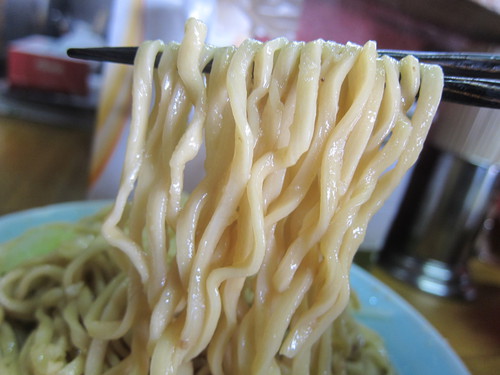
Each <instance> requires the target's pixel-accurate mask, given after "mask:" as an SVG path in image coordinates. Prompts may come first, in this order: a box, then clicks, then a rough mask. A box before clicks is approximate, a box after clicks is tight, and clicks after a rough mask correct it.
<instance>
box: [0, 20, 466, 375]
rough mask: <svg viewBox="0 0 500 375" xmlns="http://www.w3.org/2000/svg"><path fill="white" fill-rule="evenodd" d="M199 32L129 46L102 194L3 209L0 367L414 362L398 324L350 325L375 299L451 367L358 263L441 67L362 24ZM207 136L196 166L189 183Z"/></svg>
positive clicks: (81, 370)
mask: <svg viewBox="0 0 500 375" xmlns="http://www.w3.org/2000/svg"><path fill="white" fill-rule="evenodd" d="M206 33H207V30H206V27H205V25H203V24H202V23H201V22H199V21H197V20H194V19H190V20H188V22H187V24H186V30H185V37H184V39H183V41H182V42H181V43H180V44H178V43H168V44H165V43H163V42H161V41H147V42H144V43H143V44H142V45H141V46H140V47H139V50H138V52H137V55H136V60H135V64H134V79H133V89H132V93H131V94H132V97H133V105H132V115H131V124H130V133H129V137H128V143H127V149H126V155H125V159H124V163H123V170H122V177H121V183H120V186H119V189H118V193H117V195H116V198H115V199H114V200H113V201H112V202H84V203H75V204H68V205H62V206H51V207H47V208H42V209H39V210H35V211H28V212H27V213H25V214H23V213H21V214H19V216H16V214H14V216H8V217H6V218H4V219H3V221H2V223H7V224H5V226H6V228H7V229H5V231H7V233H10V235H9V236H8V238H7V236H5V235H3V234H2V236H3V240H4V241H6V242H4V243H3V245H2V247H1V249H0V257H2V258H1V262H0V264H2V268H1V269H0V329H1V336H0V337H1V350H0V354H1V356H0V366H3V367H0V370H2V371H0V372H2V373H4V372H6V373H12V374H16V373H20V374H31V373H37V374H52V373H71V374H122V373H127V374H252V375H254V374H306V373H312V374H320V373H321V374H330V373H331V374H344V373H350V374H392V373H395V371H401V372H402V373H405V374H410V373H411V372H409V371H406V370H405V367H401V365H402V362H398V360H397V356H398V355H399V354H400V353H396V354H395V355H396V357H395V358H392V356H393V355H392V353H391V350H393V349H394V348H395V346H394V341H391V339H393V338H394V337H396V336H394V332H393V333H392V334H388V333H387V332H384V331H383V330H382V332H381V333H377V329H375V330H373V329H371V328H369V327H367V325H366V324H362V322H363V320H365V321H367V322H370V324H372V323H371V321H370V319H371V318H373V317H374V316H375V317H376V316H377V314H378V316H379V317H378V318H379V321H384V319H383V316H388V317H390V320H391V321H394V322H406V323H405V324H406V325H407V326H405V327H404V328H403V327H401V326H399V329H400V331H398V335H397V337H398V340H399V339H401V340H403V339H404V338H405V335H404V334H403V332H404V331H405V330H408V332H409V336H406V339H408V340H410V341H408V342H410V343H412V344H413V343H423V342H426V340H431V341H435V342H436V345H437V346H436V347H435V348H436V349H435V350H434V352H435V353H439V354H438V356H440V358H439V359H438V360H437V363H440V364H441V365H440V366H437V367H436V369H441V370H442V371H441V372H439V373H441V374H443V373H444V374H446V373H447V372H446V371H447V369H448V368H451V369H453V370H457V369H458V370H457V371H461V370H462V369H463V368H462V367H461V365H460V362H459V361H458V364H457V359H456V357H455V356H453V353H452V352H450V351H449V348H448V347H447V346H446V345H445V344H444V342H443V341H442V340H441V339H439V336H438V335H437V334H436V333H435V331H432V329H430V327H428V326H426V325H425V324H424V323H423V322H422V320H421V318H420V317H418V316H417V315H416V314H415V313H414V312H413V311H412V310H410V309H409V308H408V306H406V305H404V304H402V301H401V300H399V299H397V298H395V295H394V294H392V293H391V292H390V291H389V290H387V289H384V288H383V287H382V286H381V285H379V284H378V283H377V282H376V281H375V280H374V279H373V278H371V277H370V276H369V275H367V274H366V273H364V272H363V271H361V270H360V269H358V268H356V267H353V266H352V260H353V257H354V254H355V253H356V250H357V248H358V246H359V244H360V243H361V241H362V240H363V237H364V233H365V231H366V226H367V223H368V221H369V219H370V218H371V217H372V216H373V214H374V213H375V211H376V210H377V209H378V208H379V207H380V205H381V204H382V203H383V202H384V200H385V199H386V198H387V197H388V196H389V194H390V193H391V192H392V190H393V189H394V188H395V187H396V186H397V184H398V183H399V181H400V180H401V178H402V176H403V175H404V173H405V172H406V171H407V170H408V169H409V168H410V166H411V165H412V164H413V163H414V162H415V160H416V158H417V157H418V154H419V152H420V151H421V149H422V146H423V142H424V140H425V137H426V135H427V132H428V130H429V127H430V125H431V123H432V120H433V118H434V115H435V113H436V111H437V108H438V105H439V101H440V98H441V93H442V87H443V74H442V71H441V69H440V68H439V67H438V66H434V65H428V64H422V63H420V62H418V60H417V59H415V58H414V57H412V56H408V57H407V58H404V59H401V60H400V61H396V60H394V59H392V58H389V57H380V56H379V55H378V53H377V48H376V44H375V43H374V42H368V43H366V44H365V45H364V46H359V45H355V44H346V45H341V44H337V43H334V42H329V41H323V40H317V41H313V42H309V43H302V42H291V41H288V40H286V39H284V38H279V39H275V40H271V41H269V42H265V43H263V42H258V41H255V40H247V41H245V42H243V43H242V44H241V46H239V47H233V46H230V47H214V46H210V45H207V44H206V43H205V37H206ZM160 52H161V53H162V54H161V59H160V61H159V63H158V64H156V58H157V56H158V54H159V53H160ZM209 62H210V63H211V69H210V73H209V74H207V73H205V72H204V68H205V66H206V65H207V64H208V63H209ZM417 97H418V100H417ZM202 149H204V150H205V159H204V171H205V175H204V176H203V178H202V179H201V181H200V182H199V183H198V185H197V186H196V187H195V188H194V189H193V190H192V191H191V192H190V193H189V194H186V193H185V192H184V181H185V171H186V168H187V165H188V163H189V162H190V161H191V160H193V158H195V157H196V156H197V155H198V154H199V153H200V152H201V151H200V150H202ZM88 215H90V216H88ZM81 217H84V218H83V219H81V220H80V218H81ZM54 222H59V223H54ZM13 223H14V224H13ZM2 225H4V224H2ZM28 228H31V229H29V230H28V231H27V232H25V231H24V230H25V229H28ZM2 230H4V229H2ZM21 233H24V234H21ZM15 234H17V235H20V236H19V237H16V236H15ZM351 283H352V285H353V286H354V289H355V290H356V292H357V293H359V294H358V298H357V297H356V296H355V294H356V293H351ZM372 292H373V293H374V294H373V295H370V296H368V299H366V298H367V294H366V293H372ZM374 301H385V302H384V303H386V302H387V303H388V304H389V305H381V309H378V310H377V309H375V308H374ZM370 304H371V305H370ZM370 306H372V308H370ZM375 307H376V306H375ZM394 309H395V310H394ZM375 310H377V311H375ZM370 311H371V312H370ZM394 311H396V312H394ZM370 314H372V315H370ZM401 314H403V315H401ZM370 316H371V317H370ZM360 322H361V323H360ZM385 322H386V323H387V322H388V320H387V319H385ZM374 326H375V328H377V324H374ZM393 326H394V327H397V325H396V324H393ZM422 335H423V336H422ZM429 335H430V336H429ZM417 338H421V339H417ZM419 340H420V341H419ZM388 349H389V352H388ZM422 353H423V351H422ZM403 358H405V357H403ZM403 362H406V359H404V361H403ZM417 362H421V364H422V365H425V364H426V363H425V362H429V361H422V360H421V359H420V360H418V361H417ZM411 363H415V362H413V361H412V362H411ZM448 365H450V366H451V367H446V366H448ZM453 366H454V367H453ZM415 368H417V369H421V368H420V367H418V366H417V367H415ZM415 373H422V371H420V372H415ZM424 373H432V371H427V370H425V371H424ZM449 373H454V374H457V373H460V372H449Z"/></svg>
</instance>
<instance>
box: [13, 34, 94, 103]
mask: <svg viewBox="0 0 500 375" xmlns="http://www.w3.org/2000/svg"><path fill="white" fill-rule="evenodd" d="M48 48H50V38H45V37H41V36H35V37H30V38H26V39H23V40H19V41H16V42H14V43H12V44H11V45H10V46H9V50H8V58H7V60H8V61H7V79H8V82H9V85H10V86H11V87H13V88H30V89H38V90H44V91H51V92H58V93H66V94H76V95H83V96H85V95H87V94H88V91H89V87H88V75H89V72H90V67H89V64H88V63H87V62H85V61H78V60H72V59H69V58H67V57H64V56H57V55H55V54H51V53H50V52H48Z"/></svg>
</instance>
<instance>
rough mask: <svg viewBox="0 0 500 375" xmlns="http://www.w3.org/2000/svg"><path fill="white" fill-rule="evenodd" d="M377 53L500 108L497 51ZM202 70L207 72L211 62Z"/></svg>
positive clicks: (81, 53) (123, 56) (123, 52)
mask: <svg viewBox="0 0 500 375" xmlns="http://www.w3.org/2000/svg"><path fill="white" fill-rule="evenodd" d="M67 53H68V56H69V57H72V58H76V59H83V60H92V61H103V62H113V63H120V64H133V63H134V59H135V55H136V53H137V47H98V48H70V49H68V51H67ZM379 53H380V54H381V55H388V56H391V57H394V58H396V59H401V58H403V57H404V56H407V55H413V56H415V57H416V58H418V59H419V61H421V62H424V63H432V64H438V65H440V66H441V67H442V68H443V72H444V75H445V79H444V80H445V81H444V89H443V100H445V101H450V102H456V103H461V104H466V105H474V106H480V107H489V108H497V109H500V54H489V53H466V52H423V51H400V50H387V49H382V50H379ZM160 56H161V55H158V57H157V62H158V61H159V58H160ZM204 72H205V73H209V72H210V63H209V65H207V66H206V67H205V69H204Z"/></svg>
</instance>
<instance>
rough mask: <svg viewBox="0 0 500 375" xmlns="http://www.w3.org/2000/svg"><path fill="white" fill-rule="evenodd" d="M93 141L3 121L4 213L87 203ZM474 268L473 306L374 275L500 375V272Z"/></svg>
mask: <svg viewBox="0 0 500 375" xmlns="http://www.w3.org/2000/svg"><path fill="white" fill-rule="evenodd" d="M91 139H92V131H91V129H90V128H89V129H81V128H78V129H75V128H71V127H70V126H69V125H68V127H53V126H47V125H40V124H34V123H29V122H26V121H21V120H14V119H9V118H1V117H0V214H5V213H8V212H12V211H17V210H22V209H26V208H30V207H35V206H41V205H46V204H51V203H56V202H62V201H71V200H81V199H84V198H85V192H86V177H87V167H88V160H89V154H90V145H91ZM473 266H474V267H473V270H474V275H475V278H476V279H477V281H478V283H479V288H478V298H477V300H476V301H474V302H463V301H456V300H448V299H443V298H438V297H434V296H431V295H428V294H425V293H423V292H420V291H418V290H416V289H414V288H412V287H410V286H408V285H406V284H403V283H401V282H398V281H396V280H394V279H393V278H391V277H390V276H388V275H387V274H385V273H384V272H383V271H381V270H380V269H378V268H375V269H374V270H373V273H374V274H375V276H377V277H378V278H380V279H381V280H382V281H383V282H385V283H386V284H388V285H389V286H390V287H391V288H393V289H394V290H395V291H396V292H398V293H399V294H400V295H401V296H403V298H405V299H406V300H407V301H409V303H410V304H412V305H413V306H414V307H415V308H416V309H417V310H418V311H420V312H421V313H422V314H423V315H424V316H425V317H426V318H427V319H428V320H429V321H430V322H431V323H432V324H433V325H434V326H435V327H436V328H437V329H438V331H439V332H440V333H441V334H442V335H443V336H444V337H445V338H446V339H447V340H448V341H449V343H450V344H451V346H452V347H453V348H454V349H455V350H456V352H457V353H458V354H459V356H460V357H461V358H462V359H463V361H464V362H465V364H466V365H467V367H468V368H469V369H470V371H471V372H472V374H475V375H476V374H477V375H491V374H496V373H500V371H499V370H500V269H498V268H494V267H487V266H485V265H481V264H479V263H478V262H475V263H474V264H473ZM408 350H411V348H408ZM402 375H404V374H402Z"/></svg>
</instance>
